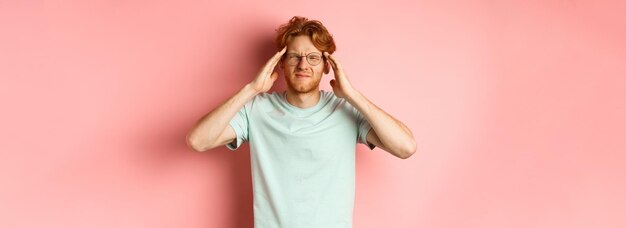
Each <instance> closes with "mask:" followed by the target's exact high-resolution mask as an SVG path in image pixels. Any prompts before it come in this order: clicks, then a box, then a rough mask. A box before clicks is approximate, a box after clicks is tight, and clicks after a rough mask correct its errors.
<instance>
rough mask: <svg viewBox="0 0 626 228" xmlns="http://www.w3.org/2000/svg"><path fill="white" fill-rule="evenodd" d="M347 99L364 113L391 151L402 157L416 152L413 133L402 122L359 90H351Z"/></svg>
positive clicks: (381, 140) (382, 141)
mask: <svg viewBox="0 0 626 228" xmlns="http://www.w3.org/2000/svg"><path fill="white" fill-rule="evenodd" d="M346 100H348V102H350V104H352V106H354V107H355V108H356V109H357V110H359V112H361V114H363V116H364V117H365V118H366V119H367V121H368V122H369V123H370V125H371V126H372V129H374V131H375V132H376V134H377V135H378V138H379V139H380V142H381V143H382V144H383V145H384V146H385V147H386V148H388V149H389V150H391V151H389V152H391V153H393V154H395V155H398V156H400V157H402V156H404V155H406V154H409V155H410V154H412V153H413V152H415V148H416V145H415V139H414V138H413V134H412V133H411V130H409V128H407V127H406V126H405V125H404V124H403V123H402V122H400V121H399V120H397V119H395V118H394V117H393V116H391V115H389V114H387V113H386V112H385V111H383V110H382V109H381V108H379V107H378V106H376V105H375V104H374V103H372V102H371V101H369V100H368V99H367V98H366V97H365V96H363V95H362V94H361V93H360V92H358V91H353V92H351V93H350V94H349V95H348V96H347V97H346Z"/></svg>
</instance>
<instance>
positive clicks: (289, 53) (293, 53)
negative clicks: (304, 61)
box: [287, 51, 322, 55]
mask: <svg viewBox="0 0 626 228" xmlns="http://www.w3.org/2000/svg"><path fill="white" fill-rule="evenodd" d="M311 53H317V54H320V55H322V53H319V52H316V51H314V52H309V53H307V54H305V55H308V54H311ZM287 54H288V55H298V53H296V52H287Z"/></svg>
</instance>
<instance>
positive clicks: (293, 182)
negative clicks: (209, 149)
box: [226, 90, 374, 228]
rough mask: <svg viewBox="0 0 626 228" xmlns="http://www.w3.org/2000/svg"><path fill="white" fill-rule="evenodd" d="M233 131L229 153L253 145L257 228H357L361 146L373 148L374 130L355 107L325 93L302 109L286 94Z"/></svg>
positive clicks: (255, 109) (253, 108)
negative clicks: (355, 213)
mask: <svg viewBox="0 0 626 228" xmlns="http://www.w3.org/2000/svg"><path fill="white" fill-rule="evenodd" d="M230 126H231V127H232V128H233V129H234V130H235V132H236V134H237V139H236V140H235V141H233V143H231V144H227V145H226V146H227V147H228V148H229V149H231V150H236V149H237V148H239V146H240V145H241V144H242V143H243V142H248V143H250V159H251V164H252V182H253V185H252V186H253V196H254V198H253V199H254V227H255V228H307V227H311V228H320V227H324V228H326V227H328V228H330V227H332V228H344V227H352V211H353V208H354V182H355V180H354V176H355V175H354V174H355V164H354V157H355V150H356V144H357V143H362V144H366V145H368V143H367V140H366V136H367V133H368V131H369V130H370V129H371V126H370V124H369V123H368V122H367V119H365V117H364V116H363V115H362V114H361V113H360V112H359V111H358V110H357V109H356V108H354V107H353V106H352V105H351V104H350V103H349V102H347V101H346V100H344V99H342V98H338V97H336V96H335V95H334V93H333V92H330V91H324V90H320V100H319V102H318V103H317V104H316V105H315V106H313V107H309V108H298V107H296V106H293V105H291V104H290V103H289V102H287V99H286V97H285V92H284V91H283V92H273V93H271V94H269V93H263V94H259V95H257V96H255V97H254V98H253V99H252V100H250V101H249V102H247V103H246V104H245V105H244V107H243V108H242V109H241V110H240V111H239V112H238V113H237V114H236V115H235V116H234V117H233V119H232V120H231V121H230ZM368 147H369V148H370V149H374V145H373V144H369V145H368Z"/></svg>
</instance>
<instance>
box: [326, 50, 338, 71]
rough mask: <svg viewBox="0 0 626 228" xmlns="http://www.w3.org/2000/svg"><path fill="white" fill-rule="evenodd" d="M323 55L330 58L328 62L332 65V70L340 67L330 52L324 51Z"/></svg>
mask: <svg viewBox="0 0 626 228" xmlns="http://www.w3.org/2000/svg"><path fill="white" fill-rule="evenodd" d="M324 56H326V58H327V59H329V60H330V61H328V62H330V65H331V66H332V67H333V70H335V71H336V70H339V69H341V67H339V64H338V62H337V59H335V57H333V56H331V55H330V54H328V52H324Z"/></svg>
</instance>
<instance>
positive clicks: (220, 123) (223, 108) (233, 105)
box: [187, 84, 257, 148]
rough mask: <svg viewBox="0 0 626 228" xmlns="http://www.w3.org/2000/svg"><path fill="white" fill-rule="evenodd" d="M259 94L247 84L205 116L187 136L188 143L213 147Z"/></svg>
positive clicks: (202, 146)
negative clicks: (236, 117)
mask: <svg viewBox="0 0 626 228" xmlns="http://www.w3.org/2000/svg"><path fill="white" fill-rule="evenodd" d="M256 95H257V92H256V91H255V90H254V89H252V87H251V86H250V85H249V84H247V85H246V86H244V87H243V88H242V89H241V90H239V92H237V93H236V94H235V95H233V96H232V97H230V98H229V99H228V100H226V101H225V102H224V103H222V104H221V105H220V106H218V107H217V108H215V109H213V110H212V111H211V112H209V113H208V114H206V115H204V116H203V117H202V118H201V119H200V120H198V122H197V123H196V125H195V126H194V127H193V129H192V130H191V132H189V134H188V136H187V141H188V142H189V143H190V144H192V145H198V147H201V148H205V147H212V145H214V144H215V143H216V141H217V140H218V138H219V136H220V134H222V132H223V131H224V129H225V128H226V127H228V123H229V122H230V120H231V119H232V118H233V117H234V116H235V114H237V112H238V111H239V110H240V109H241V108H242V107H243V106H244V105H245V104H246V102H248V101H249V100H250V99H252V98H253V97H254V96H256Z"/></svg>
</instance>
